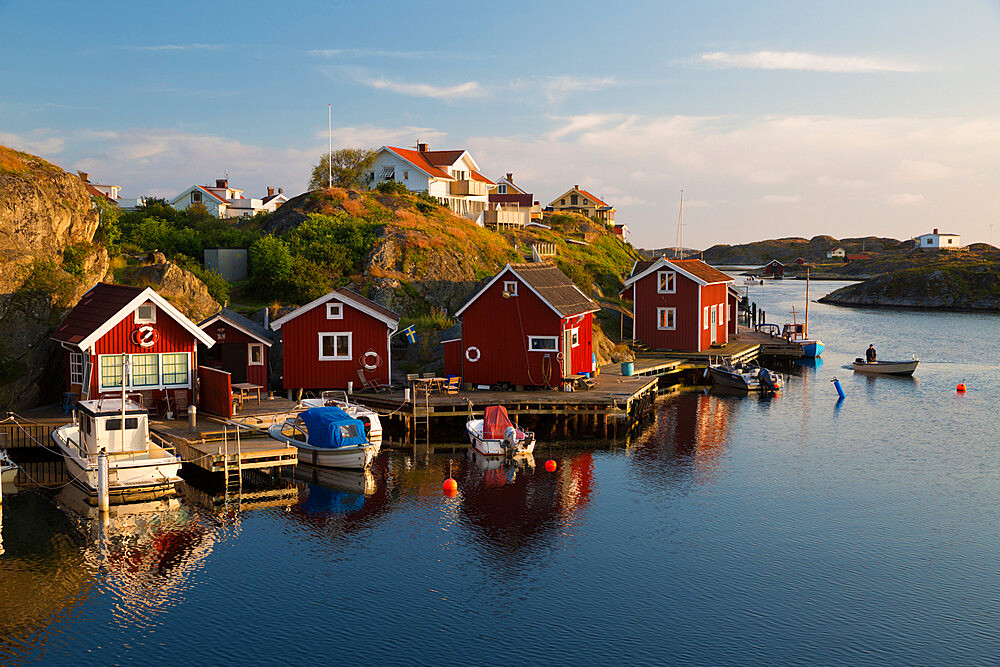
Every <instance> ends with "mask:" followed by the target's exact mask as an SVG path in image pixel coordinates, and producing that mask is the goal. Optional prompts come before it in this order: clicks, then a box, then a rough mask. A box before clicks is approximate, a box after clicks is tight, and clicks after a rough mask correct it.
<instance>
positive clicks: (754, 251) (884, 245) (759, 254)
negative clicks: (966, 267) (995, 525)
mask: <svg viewBox="0 0 1000 667" xmlns="http://www.w3.org/2000/svg"><path fill="white" fill-rule="evenodd" d="M912 245H913V244H912V243H911V242H909V241H899V240H897V239H890V238H880V237H875V236H869V237H865V238H847V239H839V240H838V239H836V238H834V237H832V236H814V237H813V238H811V239H805V238H800V237H789V238H782V239H768V240H765V241H754V242H753V243H743V244H739V245H726V244H719V245H714V246H712V247H711V248H709V249H708V250H706V251H705V252H704V258H705V261H706V262H710V263H712V264H748V265H762V264H766V263H767V262H769V261H771V260H772V259H776V260H778V261H780V262H786V263H787V262H793V261H795V259H796V258H798V257H802V258H804V259H806V260H808V261H810V262H826V261H827V259H826V253H827V251H828V250H832V249H834V248H836V247H837V246H841V247H843V248H844V250H845V251H846V252H847V253H848V254H858V253H861V252H876V253H883V252H896V251H899V250H901V249H902V250H906V249H908V248H910V247H912Z"/></svg>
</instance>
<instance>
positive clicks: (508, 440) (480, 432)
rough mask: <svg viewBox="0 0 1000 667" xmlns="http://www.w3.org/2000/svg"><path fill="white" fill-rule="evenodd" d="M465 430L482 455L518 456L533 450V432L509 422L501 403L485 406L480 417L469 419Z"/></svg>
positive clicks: (473, 445)
mask: <svg viewBox="0 0 1000 667" xmlns="http://www.w3.org/2000/svg"><path fill="white" fill-rule="evenodd" d="M465 431H466V433H468V435H469V441H470V442H471V443H472V447H473V449H475V450H476V451H477V452H479V453H480V454H482V455H483V456H519V455H522V454H531V453H532V452H533V451H535V434H534V433H532V432H531V431H525V430H524V429H522V428H521V427H519V426H517V425H515V424H513V423H511V421H510V417H508V416H507V409H506V408H505V407H503V406H502V405H491V406H489V407H488V408H486V413H485V414H484V415H483V418H482V419H470V420H469V421H468V422H466V424H465Z"/></svg>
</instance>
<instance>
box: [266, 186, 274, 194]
mask: <svg viewBox="0 0 1000 667" xmlns="http://www.w3.org/2000/svg"><path fill="white" fill-rule="evenodd" d="M267 196H268V197H273V196H274V186H273V185H269V186H267Z"/></svg>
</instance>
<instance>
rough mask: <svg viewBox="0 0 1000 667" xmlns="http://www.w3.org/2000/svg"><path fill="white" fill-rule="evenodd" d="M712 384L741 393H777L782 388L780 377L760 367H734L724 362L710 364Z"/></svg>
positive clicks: (782, 383) (709, 370)
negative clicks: (740, 391)
mask: <svg viewBox="0 0 1000 667" xmlns="http://www.w3.org/2000/svg"><path fill="white" fill-rule="evenodd" d="M708 374H709V376H710V377H711V378H712V382H713V383H714V384H717V385H721V386H723V387H732V388H734V389H742V390H743V391H779V390H781V389H782V388H783V387H784V386H785V383H784V380H783V379H782V378H781V375H779V374H778V373H775V372H774V371H771V370H768V369H766V368H763V367H762V366H747V365H742V364H740V365H734V364H732V363H730V362H728V361H726V360H720V361H718V362H716V363H710V364H709V366H708Z"/></svg>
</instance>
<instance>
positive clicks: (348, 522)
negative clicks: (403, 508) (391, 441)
mask: <svg viewBox="0 0 1000 667" xmlns="http://www.w3.org/2000/svg"><path fill="white" fill-rule="evenodd" d="M295 479H296V480H297V481H296V487H297V489H298V500H297V502H296V503H295V504H294V505H292V507H291V508H290V509H289V512H288V516H289V518H291V519H292V520H293V521H294V522H295V524H296V525H298V526H301V527H305V528H309V529H310V530H313V531H317V532H320V533H324V534H326V535H329V536H332V537H336V538H338V539H339V538H342V537H347V536H349V535H351V534H353V533H355V532H357V531H359V530H364V529H367V528H369V527H371V526H372V525H374V524H375V523H376V522H377V521H379V520H380V519H381V517H382V516H383V515H384V514H386V513H387V512H388V511H389V506H390V499H391V495H390V491H391V489H392V483H391V481H390V478H389V475H388V457H386V456H378V457H376V458H375V460H374V461H373V462H372V465H371V466H370V467H369V468H368V469H366V470H334V469H332V468H318V467H315V466H308V465H302V464H300V465H297V466H296V467H295Z"/></svg>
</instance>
